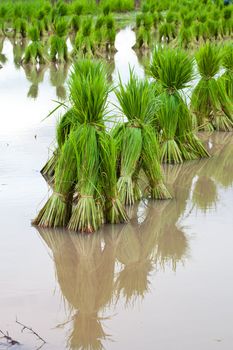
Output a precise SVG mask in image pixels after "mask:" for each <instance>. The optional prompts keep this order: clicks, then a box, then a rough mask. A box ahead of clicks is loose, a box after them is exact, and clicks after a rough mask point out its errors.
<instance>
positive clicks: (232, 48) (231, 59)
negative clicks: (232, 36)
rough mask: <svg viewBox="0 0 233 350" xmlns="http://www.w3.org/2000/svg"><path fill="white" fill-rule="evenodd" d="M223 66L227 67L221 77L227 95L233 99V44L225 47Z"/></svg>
mask: <svg viewBox="0 0 233 350" xmlns="http://www.w3.org/2000/svg"><path fill="white" fill-rule="evenodd" d="M222 66H223V67H224V69H225V72H224V73H223V75H222V76H221V77H220V78H219V80H220V81H222V83H223V85H224V88H225V91H226V93H227V96H228V97H229V99H230V100H231V101H233V45H232V44H228V45H225V47H224V48H223V53H222Z"/></svg>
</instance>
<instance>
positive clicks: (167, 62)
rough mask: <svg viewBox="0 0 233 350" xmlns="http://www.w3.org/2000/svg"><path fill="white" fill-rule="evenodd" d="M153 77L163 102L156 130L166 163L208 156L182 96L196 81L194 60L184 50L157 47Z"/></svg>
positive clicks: (153, 61)
mask: <svg viewBox="0 0 233 350" xmlns="http://www.w3.org/2000/svg"><path fill="white" fill-rule="evenodd" d="M150 74H151V76H152V77H153V78H154V79H155V81H156V83H157V90H158V91H157V94H158V96H159V97H158V98H159V101H160V104H159V109H158V111H157V122H156V124H155V127H156V129H157V132H158V133H159V136H160V143H161V159H162V161H163V162H166V163H180V162H182V161H183V160H190V159H195V158H199V157H206V156H208V152H207V151H206V150H205V148H204V146H203V145H202V143H201V142H200V140H199V139H198V138H197V136H196V135H195V134H194V131H193V127H192V116H191V114H190V112H189V109H188V106H187V104H186V102H185V99H184V98H183V95H182V90H183V89H184V88H187V87H188V84H189V83H190V81H192V79H193V59H192V58H190V57H189V56H188V54H187V53H186V52H184V51H182V50H180V49H171V48H157V49H155V51H154V53H153V58H152V62H151V65H150Z"/></svg>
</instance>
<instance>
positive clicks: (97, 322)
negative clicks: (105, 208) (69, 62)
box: [0, 28, 233, 350]
mask: <svg viewBox="0 0 233 350" xmlns="http://www.w3.org/2000/svg"><path fill="white" fill-rule="evenodd" d="M134 43H135V37H134V34H133V33H132V31H131V30H130V28H127V29H125V30H123V31H121V32H120V33H119V34H118V35H117V38H116V44H115V45H116V48H117V50H118V51H117V52H116V54H115V55H114V56H113V57H112V58H111V59H110V60H109V66H110V69H111V71H112V79H113V81H114V82H115V83H116V84H117V81H118V73H119V74H120V76H121V78H122V80H123V82H126V81H127V80H128V78H129V64H130V65H131V66H132V67H134V70H135V72H136V74H137V75H138V76H140V77H143V76H144V74H145V73H144V68H143V63H140V62H141V59H140V58H139V57H138V56H137V55H136V53H135V52H134V51H133V50H132V49H131V47H132V46H133V44H134ZM2 53H3V54H4V55H5V57H6V58H7V61H6V62H5V63H4V64H3V69H1V70H0V106H1V128H0V238H1V245H0V330H1V331H2V332H4V333H5V334H7V332H9V336H10V337H12V338H13V339H15V340H17V341H18V342H20V343H21V345H20V346H19V345H17V344H16V345H14V346H12V349H17V350H18V349H22V350H27V349H28V350H29V349H30V350H31V349H39V348H41V346H42V348H43V349H45V350H46V349H48V350H53V349H54V350H55V349H56V350H64V349H72V350H74V349H90V350H92V349H93V350H94V349H104V348H105V349H109V350H115V349H135V350H141V349H148V350H152V349H155V348H156V349H159V350H169V349H179V350H186V349H189V350H196V349H199V350H215V349H221V350H229V349H231V348H232V347H233V333H232V323H233V304H232V295H233V268H232V266H233V254H232V246H233V235H232V227H233V218H232V207H233V135H232V133H223V132H220V133H217V132H216V133H213V134H212V135H211V134H206V133H205V134H203V135H202V138H203V139H204V140H205V143H206V146H207V148H208V150H209V151H210V153H211V154H213V157H212V158H210V159H203V160H200V161H191V162H185V164H184V165H175V166H172V165H168V166H166V167H164V173H165V182H166V184H167V186H168V188H169V190H170V191H171V193H172V194H173V197H174V199H173V200H169V201H162V202H159V201H156V202H151V201H147V200H145V201H142V202H141V203H140V204H139V205H136V206H134V207H133V208H132V209H131V211H130V213H129V214H130V216H131V217H132V220H131V221H130V223H129V224H125V225H114V226H111V225H105V226H104V228H102V229H101V230H100V231H98V232H97V233H95V234H94V235H88V236H82V235H78V234H72V233H68V232H67V231H62V230H50V229H36V228H34V227H32V226H31V224H30V222H31V220H32V219H33V218H34V217H35V215H36V213H37V211H38V210H39V208H40V207H41V206H42V203H44V202H45V200H46V199H47V198H48V186H47V184H46V182H45V181H44V179H43V178H42V176H41V174H40V169H41V168H42V166H43V165H44V163H45V162H46V160H47V159H48V152H49V149H50V148H52V144H53V140H54V136H55V135H54V133H55V124H56V118H55V116H52V117H49V118H47V119H44V118H45V117H46V116H47V114H48V111H50V110H52V109H53V108H54V106H55V105H56V104H55V102H54V101H53V100H58V99H60V100H61V99H65V98H66V81H67V76H68V75H69V67H68V66H65V65H64V66H62V67H61V66H60V69H59V70H58V69H57V67H56V66H53V65H49V66H48V67H46V68H45V69H44V70H42V71H39V72H35V71H25V70H24V69H23V68H22V67H21V68H19V67H18V69H17V68H16V66H15V64H14V56H13V51H12V46H11V43H10V42H9V41H8V40H5V42H4V45H3V50H2ZM144 59H145V58H144ZM110 100H111V102H113V103H115V102H116V101H115V98H114V96H113V94H112V95H111V96H110ZM16 320H18V321H19V322H21V323H23V324H25V325H27V326H28V327H29V328H31V327H32V328H33V330H34V331H35V332H37V333H38V334H39V335H40V336H41V337H42V338H43V339H44V340H45V341H46V343H45V344H44V343H43V341H41V340H39V339H38V337H37V336H36V335H35V334H32V333H31V332H29V331H28V330H24V331H23V333H22V332H21V330H22V327H21V326H20V325H19V324H17V323H16ZM0 337H1V335H0ZM6 345H7V344H6V341H5V339H4V338H2V339H0V349H1V350H2V349H6V348H7V346H6ZM8 345H9V344H8Z"/></svg>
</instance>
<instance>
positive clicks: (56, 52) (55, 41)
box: [50, 18, 69, 63]
mask: <svg viewBox="0 0 233 350" xmlns="http://www.w3.org/2000/svg"><path fill="white" fill-rule="evenodd" d="M54 30H55V34H54V35H52V37H51V40H50V59H51V61H52V62H59V63H64V62H67V61H68V59H69V57H68V48H67V44H66V35H67V22H66V20H64V19H63V18H62V19H58V20H57V21H56V22H55V24H54Z"/></svg>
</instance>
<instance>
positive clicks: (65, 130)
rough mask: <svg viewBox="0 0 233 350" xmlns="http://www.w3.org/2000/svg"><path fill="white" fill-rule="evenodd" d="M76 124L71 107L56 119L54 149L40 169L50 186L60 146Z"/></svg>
mask: <svg viewBox="0 0 233 350" xmlns="http://www.w3.org/2000/svg"><path fill="white" fill-rule="evenodd" d="M77 126H78V124H77V120H76V118H75V117H74V110H73V109H72V108H70V109H68V111H66V112H65V113H64V114H63V115H62V117H61V118H60V119H59V120H58V123H57V127H56V143H57V145H56V149H55V151H54V152H53V155H52V157H51V158H50V159H49V160H48V162H47V163H46V164H45V165H44V167H43V168H42V169H41V171H40V172H41V174H42V176H43V177H44V178H45V180H46V181H47V182H48V184H49V185H50V186H52V187H54V180H55V169H56V165H57V162H58V159H59V155H60V153H61V150H62V147H63V145H64V144H65V142H66V141H67V140H68V138H69V136H70V133H71V130H72V129H75V128H77Z"/></svg>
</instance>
